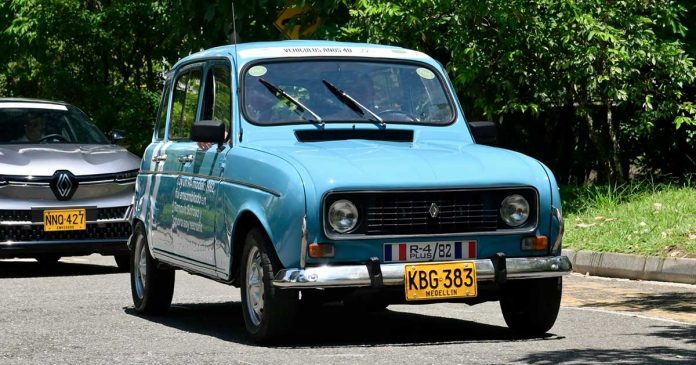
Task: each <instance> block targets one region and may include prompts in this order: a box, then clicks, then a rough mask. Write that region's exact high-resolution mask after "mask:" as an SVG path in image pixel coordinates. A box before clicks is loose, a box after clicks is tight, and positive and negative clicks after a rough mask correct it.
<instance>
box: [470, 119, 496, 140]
mask: <svg viewBox="0 0 696 365" xmlns="http://www.w3.org/2000/svg"><path fill="white" fill-rule="evenodd" d="M469 126H470V127H471V133H473V134H474V141H476V143H478V144H485V145H488V146H497V145H498V128H497V126H496V124H495V122H491V121H479V122H469Z"/></svg>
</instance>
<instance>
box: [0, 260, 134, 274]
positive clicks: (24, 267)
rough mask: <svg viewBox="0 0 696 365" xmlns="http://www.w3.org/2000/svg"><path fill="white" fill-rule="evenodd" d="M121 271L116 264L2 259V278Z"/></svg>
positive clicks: (0, 270)
mask: <svg viewBox="0 0 696 365" xmlns="http://www.w3.org/2000/svg"><path fill="white" fill-rule="evenodd" d="M117 273H121V271H119V269H118V268H117V267H116V266H102V265H92V264H86V263H85V264H83V263H72V262H62V261H58V262H57V263H55V264H53V265H44V264H40V263H38V262H35V261H6V260H0V278H36V277H51V276H82V275H103V274H117Z"/></svg>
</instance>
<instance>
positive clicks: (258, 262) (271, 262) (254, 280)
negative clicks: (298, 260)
mask: <svg viewBox="0 0 696 365" xmlns="http://www.w3.org/2000/svg"><path fill="white" fill-rule="evenodd" d="M271 248H272V246H271V243H270V240H269V239H268V237H267V236H266V234H265V233H264V232H263V231H262V230H260V229H258V228H253V229H251V230H250V231H249V233H248V234H247V236H246V240H245V243H244V253H243V255H242V270H241V275H242V278H241V279H242V280H241V284H242V285H241V292H242V315H243V317H244V325H245V327H246V330H247V333H248V334H249V336H250V337H251V339H252V340H253V341H255V342H259V343H268V342H271V341H273V340H277V339H279V338H280V336H281V335H283V334H285V333H287V332H289V331H290V330H291V329H292V324H293V322H294V319H295V316H296V313H297V304H298V296H297V291H295V290H282V289H279V288H276V287H274V286H273V277H274V274H275V273H276V272H278V270H279V269H280V263H279V262H278V260H277V259H276V258H275V256H274V255H273V254H272V253H271V252H269V251H268V250H270V249H271Z"/></svg>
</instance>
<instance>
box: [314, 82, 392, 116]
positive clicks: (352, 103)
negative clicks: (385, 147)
mask: <svg viewBox="0 0 696 365" xmlns="http://www.w3.org/2000/svg"><path fill="white" fill-rule="evenodd" d="M321 81H322V82H323V83H324V85H326V87H327V88H328V89H329V91H331V92H332V93H333V94H334V95H336V96H337V97H338V100H340V101H342V102H343V104H346V105H347V106H348V107H349V108H350V109H351V110H353V111H354V112H356V113H357V114H359V115H360V116H365V113H367V114H369V115H370V116H371V117H372V120H374V121H376V122H377V123H379V126H380V127H386V126H387V123H384V120H382V118H380V117H379V115H377V114H375V112H373V111H372V110H370V109H369V108H368V107H366V106H364V105H362V104H360V103H359V102H358V101H357V100H355V99H354V98H353V97H352V96H350V95H348V94H347V93H346V92H345V91H343V90H341V89H339V88H338V87H336V85H334V84H332V83H330V82H329V81H327V80H321Z"/></svg>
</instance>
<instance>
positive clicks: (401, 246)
mask: <svg viewBox="0 0 696 365" xmlns="http://www.w3.org/2000/svg"><path fill="white" fill-rule="evenodd" d="M475 258H476V241H475V240H466V241H439V242H410V243H385V244H384V262H410V261H413V262H424V261H454V260H466V259H475Z"/></svg>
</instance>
